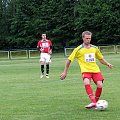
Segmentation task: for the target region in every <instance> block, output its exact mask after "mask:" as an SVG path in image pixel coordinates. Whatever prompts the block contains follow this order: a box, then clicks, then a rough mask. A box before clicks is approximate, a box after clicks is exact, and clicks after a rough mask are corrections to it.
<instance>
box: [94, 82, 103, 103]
mask: <svg viewBox="0 0 120 120" xmlns="http://www.w3.org/2000/svg"><path fill="white" fill-rule="evenodd" d="M101 94H102V81H98V82H97V88H96V92H95V99H96V102H97V101H98V100H99V98H100V96H101Z"/></svg>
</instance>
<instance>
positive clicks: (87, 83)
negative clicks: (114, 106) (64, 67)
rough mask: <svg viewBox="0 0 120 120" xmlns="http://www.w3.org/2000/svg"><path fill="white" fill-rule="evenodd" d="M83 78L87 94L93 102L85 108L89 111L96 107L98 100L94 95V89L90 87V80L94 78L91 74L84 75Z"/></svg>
mask: <svg viewBox="0 0 120 120" xmlns="http://www.w3.org/2000/svg"><path fill="white" fill-rule="evenodd" d="M82 76H83V80H84V86H85V90H86V93H87V95H88V97H89V99H90V101H91V103H90V104H89V105H87V106H85V107H86V108H88V109H89V108H93V107H95V106H96V100H95V96H94V94H93V90H92V87H91V85H90V79H91V77H92V76H91V74H88V73H83V74H82Z"/></svg>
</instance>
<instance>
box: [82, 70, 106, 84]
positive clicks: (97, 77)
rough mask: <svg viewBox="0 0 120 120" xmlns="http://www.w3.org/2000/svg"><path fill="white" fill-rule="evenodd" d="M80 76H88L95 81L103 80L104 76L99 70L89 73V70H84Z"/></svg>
mask: <svg viewBox="0 0 120 120" xmlns="http://www.w3.org/2000/svg"><path fill="white" fill-rule="evenodd" d="M82 78H83V79H84V78H88V79H90V80H91V79H93V81H94V82H95V83H96V82H97V81H103V80H104V78H103V76H102V74H101V72H98V73H89V72H84V73H82Z"/></svg>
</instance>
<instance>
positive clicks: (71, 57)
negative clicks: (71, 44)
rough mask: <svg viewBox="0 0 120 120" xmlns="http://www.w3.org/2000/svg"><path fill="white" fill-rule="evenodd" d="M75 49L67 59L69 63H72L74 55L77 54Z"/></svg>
mask: <svg viewBox="0 0 120 120" xmlns="http://www.w3.org/2000/svg"><path fill="white" fill-rule="evenodd" d="M77 51H78V50H77V48H75V49H74V50H73V52H72V53H71V54H70V56H69V57H68V60H70V61H71V62H73V61H74V59H75V58H76V53H77Z"/></svg>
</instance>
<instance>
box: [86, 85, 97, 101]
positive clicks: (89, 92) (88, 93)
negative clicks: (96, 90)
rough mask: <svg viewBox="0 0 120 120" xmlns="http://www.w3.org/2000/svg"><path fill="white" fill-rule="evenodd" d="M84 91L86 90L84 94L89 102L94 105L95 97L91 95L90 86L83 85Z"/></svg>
mask: <svg viewBox="0 0 120 120" xmlns="http://www.w3.org/2000/svg"><path fill="white" fill-rule="evenodd" d="M85 90H86V93H87V95H88V96H89V98H90V100H91V102H92V103H96V99H95V96H94V94H93V90H92V88H91V86H90V85H89V84H88V85H85Z"/></svg>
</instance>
